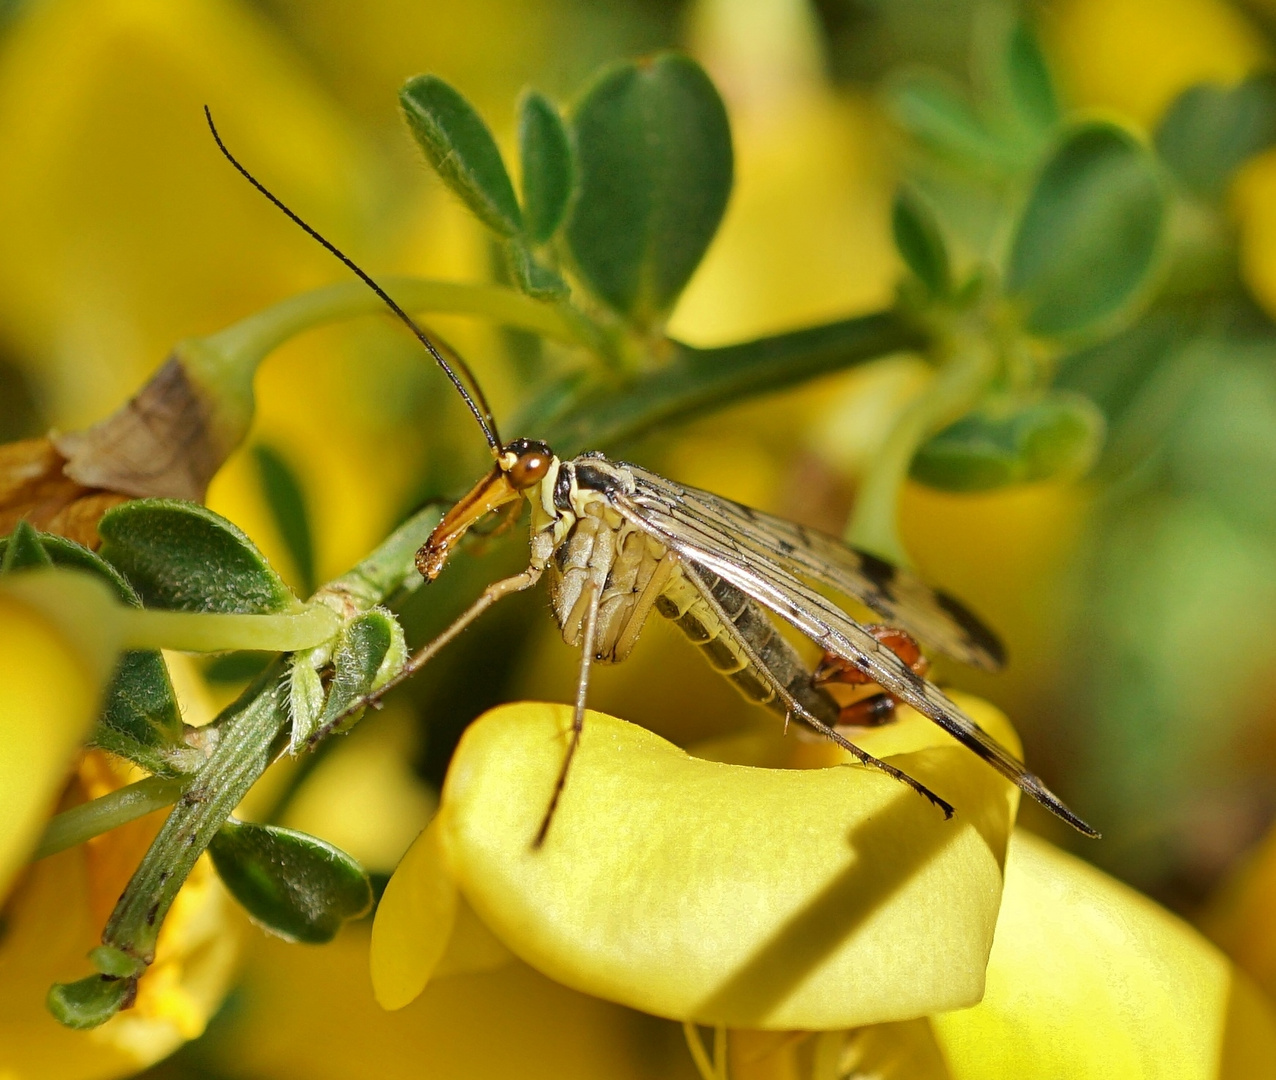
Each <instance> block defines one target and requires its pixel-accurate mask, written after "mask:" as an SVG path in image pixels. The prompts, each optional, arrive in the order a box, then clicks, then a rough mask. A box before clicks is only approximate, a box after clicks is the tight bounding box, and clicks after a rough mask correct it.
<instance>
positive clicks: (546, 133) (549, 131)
mask: <svg viewBox="0 0 1276 1080" xmlns="http://www.w3.org/2000/svg"><path fill="white" fill-rule="evenodd" d="M518 154H519V158H520V160H521V163H522V166H523V221H524V224H525V225H526V228H527V238H528V239H529V240H530V241H531V242H532V243H533V244H543V243H545V241H547V240H548V239H549V238H550V237H551V236H553V235H554V232H555V230H556V229H557V228H558V226H559V225H561V224H562V222H563V215H564V214H566V213H567V203H568V202H569V201H570V199H571V194H572V183H573V180H574V176H573V168H572V147H571V141H570V139H569V138H568V136H567V128H566V126H565V125H564V124H563V119H562V117H561V116H559V114H558V110H557V109H556V108H554V103H553V102H552V101H550V100H549V98H547V97H545V95H544V94H541V93H539V92H538V91H536V90H530V89H529V90H525V91H524V92H523V96H522V98H521V99H520V100H519V103H518Z"/></svg>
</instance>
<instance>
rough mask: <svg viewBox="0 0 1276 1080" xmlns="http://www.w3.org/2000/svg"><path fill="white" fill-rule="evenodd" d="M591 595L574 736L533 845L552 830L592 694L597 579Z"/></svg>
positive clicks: (584, 628) (583, 634) (590, 587)
mask: <svg viewBox="0 0 1276 1080" xmlns="http://www.w3.org/2000/svg"><path fill="white" fill-rule="evenodd" d="M585 589H586V592H587V593H588V599H587V601H586V605H587V606H586V607H585V618H584V622H583V625H582V627H581V635H580V675H579V677H578V678H577V680H576V710H575V712H573V713H572V737H571V741H570V742H569V743H568V744H567V753H566V754H565V755H564V756H563V765H562V768H560V769H559V770H558V779H557V780H555V781H554V793H553V794H552V795H551V796H550V797H549V806H548V807H547V808H546V810H545V817H544V818H543V819H542V820H541V827H540V828H539V829H537V830H536V839H535V840H533V841H532V847H533V848H539V847H540V846H541V845H542V844H543V843H545V837H546V836H547V835H548V834H549V825H550V822H551V821H553V820H554V811H555V810H557V809H558V800H559V798H560V797H561V796H562V794H563V788H564V786H566V784H567V770H568V769H569V768H571V764H572V758H573V757H575V756H576V748H577V747H578V746H579V745H580V733H581V729H582V728H584V726H585V700H586V697H587V696H588V694H589V669H590V666H591V665H592V664H593V662H594V653H595V652H597V651H598V600H599V597H600V595H601V593H602V590H601V589H600V588H599V587H598V585H597V583H596V582H592V581H591V582H589V583H588V584H587V585H586V586H585Z"/></svg>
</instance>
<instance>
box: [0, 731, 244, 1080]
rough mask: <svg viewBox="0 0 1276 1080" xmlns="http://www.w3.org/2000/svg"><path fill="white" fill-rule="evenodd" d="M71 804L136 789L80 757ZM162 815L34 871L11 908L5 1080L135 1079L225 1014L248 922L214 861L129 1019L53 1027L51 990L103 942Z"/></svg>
mask: <svg viewBox="0 0 1276 1080" xmlns="http://www.w3.org/2000/svg"><path fill="white" fill-rule="evenodd" d="M75 776H76V783H75V784H74V785H73V787H72V791H73V793H74V794H73V796H72V801H74V798H75V797H77V796H78V797H82V798H92V797H96V796H99V795H102V794H105V793H106V792H107V791H110V790H114V789H115V788H117V787H119V786H120V785H121V784H123V783H127V782H128V781H129V780H132V779H136V771H135V770H132V769H131V768H130V767H128V766H125V765H123V764H121V763H120V761H119V759H113V758H110V757H108V756H107V755H105V754H103V753H101V752H99V751H93V752H90V753H88V754H86V755H84V757H83V758H82V760H81V762H80V764H79V766H78V768H77V769H76V772H75ZM164 815H165V811H157V812H156V813H154V814H151V815H148V816H147V817H145V818H142V819H139V820H137V821H133V822H130V823H129V824H128V825H125V826H122V827H121V828H118V829H114V830H112V831H111V832H109V833H105V834H103V835H102V836H99V837H96V838H95V839H93V840H91V841H89V842H88V843H87V844H82V845H80V846H79V847H76V848H72V849H70V850H67V851H63V852H60V853H58V854H57V855H54V856H51V857H50V858H47V859H42V860H41V861H40V862H38V863H36V864H34V865H33V866H32V867H31V868H30V870H29V871H28V872H27V873H26V874H25V875H24V876H23V878H22V879H21V881H20V882H19V884H18V886H17V887H16V888H15V889H14V891H13V893H12V894H11V896H10V897H9V898H8V901H7V903H6V905H5V908H4V914H5V934H4V936H3V938H0V973H3V977H0V1077H3V1078H4V1080H111V1078H114V1077H125V1076H132V1075H133V1074H135V1073H136V1072H137V1071H138V1070H139V1069H144V1068H146V1067H147V1066H148V1065H150V1064H152V1063H153V1062H155V1061H157V1060H159V1059H160V1058H162V1057H164V1056H166V1055H167V1054H170V1053H172V1052H173V1051H174V1050H175V1049H176V1048H177V1047H178V1046H180V1045H181V1043H182V1042H183V1041H184V1040H186V1039H189V1038H194V1037H195V1036H196V1035H198V1034H199V1033H200V1032H201V1031H202V1030H203V1028H204V1025H205V1023H206V1022H207V1020H208V1018H209V1017H210V1016H211V1015H212V1014H213V1012H215V1011H216V1009H217V1006H218V1005H220V1004H221V1001H222V999H223V998H224V996H225V994H226V990H227V988H228V985H229V983H230V979H231V977H232V975H233V974H234V969H235V961H236V956H237V952H238V946H239V933H238V931H239V929H240V924H241V922H242V921H243V920H242V919H240V918H237V917H236V918H232V917H231V916H232V915H233V912H234V904H233V902H232V901H231V899H230V897H229V896H228V895H227V893H226V890H225V889H224V888H223V887H222V885H221V882H220V880H219V879H218V877H217V875H216V873H215V872H214V871H213V868H212V865H211V863H210V861H209V860H208V859H207V858H204V859H201V860H200V861H199V862H198V863H197V864H196V867H195V870H194V872H193V873H192V874H191V876H190V878H189V879H188V880H187V883H186V885H185V886H184V887H183V888H182V890H181V892H180V893H179V894H178V896H177V900H176V901H175V903H174V904H173V907H172V908H171V909H170V911H169V915H168V918H167V919H166V920H165V922H164V927H163V930H162V931H161V932H160V937H159V941H158V943H157V947H156V954H155V963H154V964H152V965H151V967H150V968H149V969H148V970H147V972H146V974H145V975H143V976H142V979H141V981H140V983H139V984H138V996H137V1002H136V1004H135V1005H134V1007H133V1008H132V1009H129V1010H127V1011H126V1012H124V1013H121V1014H119V1015H118V1016H115V1017H113V1018H112V1019H111V1020H109V1021H108V1022H107V1023H105V1024H103V1025H102V1026H101V1027H99V1028H96V1029H94V1030H93V1031H92V1032H81V1031H71V1030H70V1029H68V1028H64V1027H61V1026H60V1025H58V1024H57V1023H55V1022H54V1021H53V1019H52V1017H50V1016H49V1013H48V1010H47V1009H46V1008H45V1005H44V999H45V994H46V993H47V991H48V988H49V984H50V983H52V982H53V981H54V980H56V979H65V978H67V977H68V976H72V977H74V976H75V975H76V974H77V973H81V972H82V971H83V968H84V963H85V960H84V957H85V954H86V953H87V952H88V951H89V949H91V948H92V947H93V946H95V945H97V944H99V942H100V935H101V933H102V925H103V923H104V922H105V921H106V918H107V916H108V915H109V914H110V911H111V908H112V907H113V906H114V904H115V901H116V899H117V898H118V897H119V895H120V892H121V890H122V889H123V888H124V886H125V884H126V883H127V882H128V879H129V877H130V876H131V875H132V873H133V871H134V869H135V868H136V867H137V864H138V861H139V860H140V859H141V857H142V855H143V854H144V853H145V852H146V849H147V847H148V846H149V845H150V842H151V840H152V839H153V838H154V836H155V833H156V831H157V830H158V829H159V827H160V825H162V824H163V819H164Z"/></svg>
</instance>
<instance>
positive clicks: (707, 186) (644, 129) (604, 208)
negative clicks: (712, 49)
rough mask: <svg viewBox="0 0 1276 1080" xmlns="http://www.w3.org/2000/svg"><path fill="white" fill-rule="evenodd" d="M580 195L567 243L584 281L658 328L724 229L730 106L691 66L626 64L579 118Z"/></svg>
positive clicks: (675, 61) (589, 98)
mask: <svg viewBox="0 0 1276 1080" xmlns="http://www.w3.org/2000/svg"><path fill="white" fill-rule="evenodd" d="M572 124H573V129H574V132H575V143H576V163H577V169H578V174H579V182H578V189H577V196H576V200H575V203H574V205H573V207H572V211H571V216H570V218H569V219H568V222H567V242H568V245H569V246H570V248H571V253H572V256H573V258H574V259H575V262H576V266H577V269H578V270H579V272H580V275H581V277H582V278H583V279H584V280H585V282H586V283H587V284H588V285H589V287H590V289H591V290H592V291H593V292H594V294H595V295H596V296H598V297H599V299H601V300H603V301H604V302H606V303H607V304H608V305H609V306H611V307H612V308H614V309H615V310H616V311H617V312H619V313H620V314H621V315H623V316H624V317H625V318H626V319H628V320H629V321H630V322H632V323H634V324H635V325H638V326H647V325H650V324H652V323H654V322H657V321H658V320H660V319H661V318H662V317H663V316H664V315H665V314H666V313H667V312H668V311H669V309H670V308H672V307H673V304H674V301H675V300H677V299H678V296H679V294H680V293H681V292H682V290H683V288H684V287H685V286H686V284H687V282H688V281H689V280H690V278H691V275H692V273H693V272H694V271H695V268H696V267H697V266H698V265H699V263H700V260H701V258H703V256H704V253H705V250H706V249H707V248H708V246H709V241H710V240H712V239H713V235H714V233H715V232H717V229H718V224H719V222H721V220H722V214H723V211H724V210H725V209H726V205H727V197H728V195H729V194H730V193H731V180H732V167H733V166H732V151H731V129H730V125H729V123H728V120H727V111H726V107H725V106H724V105H723V104H722V99H721V98H720V97H719V96H718V92H717V90H716V89H714V86H713V83H712V82H710V80H709V77H708V76H707V75H706V74H705V73H704V70H703V69H702V68H701V67H700V65H699V64H697V63H696V62H695V61H694V60H692V59H690V58H689V57H686V56H681V55H679V54H676V53H662V54H660V55H659V56H656V57H654V58H652V59H649V60H643V61H639V62H637V63H626V64H621V65H619V66H618V67H614V68H612V69H611V70H610V71H608V72H606V73H604V74H603V75H602V77H601V78H599V79H598V81H597V82H595V83H594V84H593V86H591V87H590V89H589V90H588V91H587V93H586V94H585V97H584V99H583V100H582V101H581V103H580V106H579V108H578V109H577V110H576V114H575V116H574V117H573V121H572Z"/></svg>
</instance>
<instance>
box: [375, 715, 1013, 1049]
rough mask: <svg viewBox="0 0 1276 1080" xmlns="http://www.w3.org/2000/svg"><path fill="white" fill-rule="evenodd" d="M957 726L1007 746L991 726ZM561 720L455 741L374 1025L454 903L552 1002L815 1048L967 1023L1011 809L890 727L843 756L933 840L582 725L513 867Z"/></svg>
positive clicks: (968, 765) (391, 927) (938, 749)
mask: <svg viewBox="0 0 1276 1080" xmlns="http://www.w3.org/2000/svg"><path fill="white" fill-rule="evenodd" d="M963 704H964V706H965V707H966V708H968V709H972V710H974V715H976V716H977V717H978V719H979V720H980V721H981V723H983V724H984V725H985V726H987V727H988V728H989V729H990V730H992V731H993V732H994V733H995V734H997V735H998V737H1001V738H1003V739H1007V740H1013V732H1011V731H1010V730H1009V725H1008V724H1007V723H1006V721H1005V719H1004V718H1003V717H1001V716H1000V714H999V713H997V712H996V710H994V709H992V708H991V707H989V706H986V705H983V704H982V703H981V702H977V701H973V700H971V699H963ZM570 720H571V710H570V709H569V708H567V707H564V706H556V705H539V704H527V703H524V704H519V705H512V706H506V707H503V708H499V709H496V710H493V711H492V712H490V713H488V714H487V715H486V716H485V717H483V718H481V719H480V720H479V721H477V722H476V723H475V724H474V725H472V726H471V727H470V728H469V729H468V731H467V733H466V735H465V737H464V739H463V740H462V742H461V745H460V747H459V748H458V750H457V753H456V756H455V757H454V759H453V761H452V765H451V768H450V769H449V772H448V779H447V782H446V784H445V786H444V790H443V795H442V800H441V804H440V810H439V813H438V815H437V816H436V817H435V819H434V821H433V822H432V823H431V825H430V827H429V828H427V829H426V831H425V832H424V833H422V835H421V837H420V838H419V839H418V840H417V842H416V844H414V845H413V847H412V849H411V850H410V851H409V852H408V854H407V856H406V857H405V858H404V861H403V862H402V863H401V864H400V868H399V870H398V871H397V872H396V874H395V876H394V878H393V879H392V880H391V883H390V885H389V887H388V888H387V890H386V893H385V896H384V897H383V899H382V902H381V906H380V908H379V909H378V912H377V920H376V924H375V927H374V932H373V949H372V972H373V985H374V988H375V990H376V993H377V997H378V999H379V1000H380V1001H381V1002H382V1003H383V1004H384V1005H386V1006H388V1007H390V1008H397V1007H400V1006H402V1005H405V1004H406V1003H408V1002H409V1001H411V1000H412V999H413V998H414V997H415V996H416V995H417V994H418V993H419V992H420V991H421V989H422V988H423V987H424V986H425V984H426V982H427V981H428V979H429V978H430V975H431V973H432V971H433V969H434V966H435V965H436V964H437V963H438V962H439V961H440V960H441V959H442V957H443V956H444V954H445V953H446V951H447V950H448V948H449V936H450V934H451V932H452V926H453V924H454V923H455V921H456V911H457V906H458V902H459V901H458V895H459V896H460V897H463V898H464V901H465V903H467V904H468V905H469V906H470V907H472V908H473V910H474V911H475V912H476V913H477V914H478V916H479V917H480V918H481V919H482V921H483V922H484V923H485V924H486V926H487V927H489V928H490V930H491V931H492V932H493V933H494V934H495V935H496V937H497V938H498V939H500V941H501V942H502V943H503V944H504V945H506V946H507V947H508V948H509V949H511V950H512V951H513V952H514V953H515V954H517V955H518V956H520V957H521V958H522V959H524V960H525V961H527V962H528V963H530V964H531V965H532V966H533V967H536V968H537V969H538V970H540V971H542V972H544V973H545V974H547V975H549V976H551V977H552V978H554V979H555V980H557V981H559V982H562V983H564V984H565V985H567V986H571V987H574V988H576V989H578V990H583V991H585V992H587V993H591V994H595V995H597V996H600V997H604V998H608V999H610V1000H614V1001H618V1002H621V1003H623V1004H627V1005H630V1006H632V1007H635V1008H639V1009H642V1010H644V1011H646V1012H650V1013H654V1014H656V1015H660V1016H666V1017H671V1018H674V1019H680V1020H694V1021H698V1022H702V1023H711V1024H726V1025H729V1026H732V1027H753V1028H761V1027H766V1028H793V1027H806V1028H838V1027H848V1026H852V1025H860V1024H867V1023H876V1022H880V1021H885V1020H894V1019H900V1018H906V1017H914V1016H922V1015H926V1014H929V1013H931V1012H935V1011H937V1010H940V1009H951V1008H958V1007H961V1006H963V1005H969V1004H972V1003H974V1002H975V1001H977V1000H978V999H979V997H980V995H981V994H982V992H983V971H984V966H985V963H986V960H987V954H988V949H989V947H990V945H991V934H992V928H993V925H994V922H995V919H996V912H997V904H998V899H999V895H1000V885H1001V864H1002V859H1003V856H1004V851H1005V844H1006V839H1007V836H1008V834H1009V830H1010V824H1011V821H1012V819H1013V815H1014V808H1015V805H1016V804H1017V794H1018V793H1017V791H1016V790H1015V789H1014V788H1013V787H1011V785H1009V784H1008V783H1007V782H1006V781H1004V780H1003V779H1002V778H1001V777H1000V776H998V775H997V774H996V773H994V772H993V771H992V770H991V769H989V768H988V766H987V765H985V764H984V763H983V762H982V761H980V760H979V759H978V758H976V757H975V756H974V755H972V754H970V753H969V752H968V751H966V750H964V749H962V748H961V747H959V746H958V745H957V744H956V743H954V742H953V741H952V740H951V739H950V738H949V737H948V736H946V735H944V734H943V733H942V732H940V731H939V729H938V728H936V727H935V726H934V725H933V724H930V723H929V722H927V721H925V720H924V719H922V718H921V717H918V716H916V715H915V714H914V715H912V716H906V717H905V718H903V719H901V721H900V723H899V724H898V725H896V726H895V727H894V728H892V729H887V730H884V731H882V732H881V733H877V734H875V735H874V736H873V737H870V738H869V739H866V740H865V744H866V749H869V750H870V752H875V753H879V754H882V755H885V756H887V757H888V758H889V760H891V762H892V764H894V765H896V766H897V767H899V768H901V769H904V770H905V771H907V772H908V773H909V774H910V775H913V776H915V777H917V778H918V779H920V780H922V781H923V782H924V783H926V784H927V785H929V786H930V787H932V788H933V789H934V790H936V791H937V792H938V793H939V794H940V795H941V796H942V797H944V798H946V799H948V800H949V801H950V802H952V803H953V804H954V805H955V806H956V807H957V814H956V817H955V819H954V820H952V821H945V820H944V819H943V817H942V815H941V814H940V813H939V812H938V811H937V810H935V808H934V807H932V806H930V805H929V804H928V803H927V802H925V801H924V800H923V799H921V798H919V797H918V796H917V795H916V794H915V793H913V792H911V791H909V790H908V789H907V788H905V787H903V786H902V785H900V784H899V783H898V782H896V781H894V780H892V779H890V778H889V777H887V776H885V775H884V774H882V773H881V772H879V771H877V770H874V769H871V768H865V767H862V766H857V765H842V766H839V767H836V768H814V769H806V770H793V769H758V768H748V767H744V766H737V765H728V764H722V763H719V762H713V761H707V760H703V759H699V758H693V757H691V756H690V755H688V754H687V753H685V752H684V751H682V750H680V749H678V748H677V747H675V746H673V745H672V744H670V743H667V742H665V741H664V740H663V739H661V738H659V737H658V736H655V735H653V734H651V733H650V732H648V731H646V730H644V729H642V728H638V727H635V726H633V725H630V724H626V723H625V722H623V721H621V720H616V719H614V718H612V717H608V716H604V715H602V714H599V713H591V714H589V716H588V717H587V719H586V724H585V735H584V738H583V741H582V743H581V748H580V752H579V754H578V756H577V758H576V761H575V763H574V764H573V767H572V772H571V775H570V778H569V781H568V784H567V788H566V791H565V793H564V796H563V799H562V802H561V804H560V807H559V810H558V814H557V817H556V818H555V820H554V823H553V827H552V829H551V831H550V834H549V838H548V840H547V841H546V843H545V846H544V847H543V848H542V849H540V850H533V849H532V847H531V841H532V838H533V837H534V836H535V834H536V830H537V826H538V824H539V821H540V817H541V815H542V814H543V812H544V808H545V806H546V803H547V800H548V798H549V794H550V791H551V790H552V787H553V783H554V778H555V776H556V774H557V770H558V768H559V765H560V763H561V755H562V750H563V745H564V739H563V736H564V732H565V731H566V729H568V728H569V727H570ZM809 752H810V753H813V754H814V756H815V758H816V760H812V761H810V762H808V763H809V764H816V765H820V764H833V763H835V762H836V761H837V757H836V755H833V754H830V753H829V752H828V751H826V750H824V748H823V746H821V745H818V744H811V745H810V750H809ZM837 753H838V754H840V753H841V752H840V751H838V752H837Z"/></svg>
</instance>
